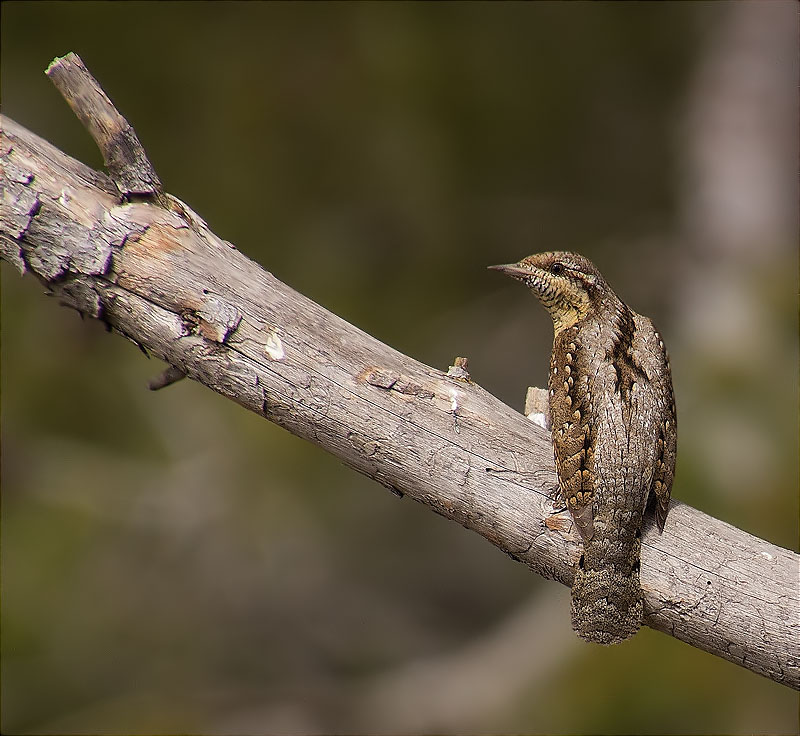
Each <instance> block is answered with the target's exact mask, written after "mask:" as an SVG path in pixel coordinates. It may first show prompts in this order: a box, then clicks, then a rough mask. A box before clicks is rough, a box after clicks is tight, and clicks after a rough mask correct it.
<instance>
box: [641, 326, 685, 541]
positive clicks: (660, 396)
mask: <svg viewBox="0 0 800 736" xmlns="http://www.w3.org/2000/svg"><path fill="white" fill-rule="evenodd" d="M636 321H637V329H636V338H635V340H634V344H633V351H634V355H635V356H636V357H637V358H638V360H639V361H640V364H641V367H642V370H643V371H644V373H645V375H646V376H647V380H648V388H649V391H650V394H651V396H650V401H652V402H653V404H654V408H655V411H654V414H653V416H654V417H655V426H654V427H653V432H654V435H655V437H654V439H655V442H656V452H655V463H654V468H653V482H652V485H651V488H650V490H651V491H652V492H653V493H654V494H655V497H656V523H657V524H658V528H659V530H660V531H664V524H665V522H666V520H667V514H668V513H669V497H670V493H671V492H672V480H673V478H674V477H675V456H676V452H677V441H678V435H677V429H678V427H677V414H676V411H675V395H674V394H673V391H672V373H671V371H670V367H669V358H668V356H667V351H666V348H665V347H664V341H663V340H662V338H661V335H660V334H659V333H658V332H657V331H656V330H655V328H654V327H653V325H652V323H651V322H650V320H649V319H646V318H645V317H640V316H639V315H636Z"/></svg>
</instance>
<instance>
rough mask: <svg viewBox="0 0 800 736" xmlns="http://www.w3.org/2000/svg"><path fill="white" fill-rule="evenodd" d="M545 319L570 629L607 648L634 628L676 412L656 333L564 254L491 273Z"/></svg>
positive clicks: (666, 487)
mask: <svg viewBox="0 0 800 736" xmlns="http://www.w3.org/2000/svg"><path fill="white" fill-rule="evenodd" d="M493 268H496V269H497V270H501V271H503V272H504V273H507V274H508V275H510V276H512V277H514V278H516V279H518V280H520V281H522V282H523V283H524V284H526V285H527V286H528V287H529V288H530V289H531V291H532V292H533V293H534V294H535V295H536V296H537V297H538V298H539V300H540V301H541V302H542V304H543V305H544V306H545V308H546V309H547V310H548V311H549V312H550V315H551V316H552V318H553V325H554V330H555V336H554V340H553V353H552V356H551V360H550V379H549V399H550V427H551V431H552V437H553V449H554V453H555V461H556V470H557V471H558V478H559V487H560V490H561V493H562V495H563V497H564V502H565V503H566V505H567V508H568V509H569V511H570V513H571V515H572V518H573V520H574V522H575V525H576V526H577V528H578V531H579V532H580V534H581V537H582V539H583V554H582V555H581V558H580V561H579V563H578V566H577V568H576V571H575V581H574V583H573V586H572V625H573V628H574V629H575V631H576V632H577V633H578V635H579V636H581V637H582V638H584V639H587V640H589V641H594V642H598V643H601V644H614V643H616V642H620V641H624V640H625V639H627V638H629V637H631V636H633V635H634V634H635V633H636V632H637V631H638V630H639V628H640V627H641V625H642V617H643V605H642V591H641V587H640V584H639V552H640V549H641V528H642V519H643V516H644V511H645V507H646V506H647V503H648V499H649V498H650V496H651V494H652V495H653V496H654V497H655V514H656V522H657V524H658V527H659V530H661V531H663V529H664V523H665V521H666V518H667V512H668V510H669V497H670V491H671V488H672V478H673V474H674V470H675V453H676V440H677V435H676V416H675V401H674V398H673V393H672V378H671V375H670V368H669V361H668V359H667V353H666V350H665V348H664V343H663V341H662V339H661V336H660V335H659V334H658V332H656V330H655V329H654V327H653V325H652V323H651V322H650V320H649V319H647V317H642V316H641V315H639V314H636V313H635V312H634V311H632V310H631V309H630V308H629V307H628V306H626V305H625V304H624V303H623V302H622V301H621V300H620V299H619V298H618V297H617V296H616V294H615V293H614V292H613V291H612V290H611V287H609V286H608V284H607V283H606V282H605V280H604V279H603V277H602V276H601V275H600V272H599V271H598V270H597V269H596V268H595V266H594V265H593V264H592V263H591V262H590V261H589V260H587V259H586V258H584V257H583V256H580V255H577V254H574V253H564V252H552V253H540V254H536V255H532V256H529V257H527V258H524V259H523V260H522V261H520V262H519V263H517V264H513V265H507V266H495V267H493Z"/></svg>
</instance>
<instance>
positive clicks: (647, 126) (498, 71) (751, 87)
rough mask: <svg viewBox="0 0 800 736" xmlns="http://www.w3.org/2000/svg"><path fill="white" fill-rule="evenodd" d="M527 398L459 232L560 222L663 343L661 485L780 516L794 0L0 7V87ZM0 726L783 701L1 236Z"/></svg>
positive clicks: (370, 319) (791, 292) (530, 374)
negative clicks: (59, 86)
mask: <svg viewBox="0 0 800 736" xmlns="http://www.w3.org/2000/svg"><path fill="white" fill-rule="evenodd" d="M68 51H75V52H77V53H79V54H80V55H81V56H82V58H83V59H84V61H85V62H86V64H87V66H88V67H89V69H90V70H91V71H92V72H93V73H94V74H95V76H96V77H97V78H98V80H99V81H100V83H101V84H102V85H103V86H104V88H105V89H106V91H107V92H108V94H109V95H110V96H111V98H112V99H113V100H114V101H115V103H116V104H117V105H118V107H119V108H120V110H121V111H122V112H123V114H125V115H126V116H127V117H128V119H129V120H130V121H131V123H132V124H133V125H134V127H135V128H136V130H137V132H138V135H139V138H140V139H141V141H142V142H143V144H144V145H145V147H146V149H147V151H148V153H149V154H150V158H151V160H152V161H153V164H154V165H155V167H156V170H157V171H158V173H159V175H160V177H161V179H162V181H163V182H164V184H165V186H166V188H167V189H168V191H170V192H171V193H173V194H175V195H176V196H178V197H180V198H181V199H183V200H184V201H186V202H187V203H188V204H189V205H190V206H191V207H193V208H194V209H195V210H196V211H197V212H198V213H199V214H200V215H201V216H202V217H203V218H205V219H206V220H207V221H208V223H209V224H210V225H211V227H212V229H214V230H215V232H216V233H217V234H219V235H220V236H222V237H224V238H226V239H228V240H230V241H232V242H234V243H235V244H236V245H237V246H238V247H239V248H240V249H241V250H242V251H244V252H245V253H247V254H248V255H249V256H250V257H252V258H253V259H255V260H256V261H258V262H259V263H261V264H262V265H263V266H264V267H265V268H267V269H269V270H270V271H272V272H273V273H275V274H276V275H277V276H278V277H279V278H280V279H282V280H284V281H286V282H287V283H288V284H290V285H291V286H293V287H294V288H296V289H298V290H299V291H301V292H303V293H305V294H307V295H308V296H310V297H311V298H313V299H314V300H316V301H318V302H320V303H321V304H323V305H324V306H326V307H327V308H329V309H331V310H332V311H334V312H336V313H337V314H340V315H341V316H343V317H345V318H346V319H348V320H350V321H351V322H353V323H354V324H356V325H358V326H360V327H362V328H364V329H366V330H367V331H369V332H371V333H372V334H374V335H376V336H377V337H378V338H380V339H381V340H383V341H385V342H387V343H389V344H390V345H393V346H394V347H396V348H398V349H399V350H402V351H403V352H405V353H407V354H409V355H411V356H413V357H415V358H418V359H420V360H422V361H424V362H426V363H428V364H430V365H433V366H435V367H437V368H441V369H446V368H447V366H448V365H449V364H450V363H451V362H452V358H453V357H454V356H456V355H466V356H469V358H470V369H471V373H472V376H473V378H474V379H475V380H476V381H478V382H479V383H481V384H482V385H483V386H484V387H486V388H487V389H488V390H489V391H491V392H492V393H494V394H496V395H497V396H499V397H501V398H502V399H503V400H505V401H507V402H508V403H510V404H511V405H512V406H517V407H519V408H521V406H522V403H523V397H524V393H525V387H526V386H528V385H544V383H545V381H546V371H547V363H548V357H549V349H550V340H551V327H550V324H549V319H548V318H547V316H546V314H545V313H544V311H543V310H542V309H541V308H540V307H539V306H538V305H537V304H536V303H535V301H534V300H533V299H531V298H530V297H529V296H528V295H527V294H526V293H525V292H524V290H522V289H520V288H519V286H515V285H513V284H512V283H511V282H509V281H507V280H506V279H502V278H500V277H499V276H497V274H492V273H488V272H486V270H485V267H486V265H488V264H492V263H499V262H507V261H510V260H516V259H518V258H520V257H522V256H524V255H527V254H528V253H531V252H535V251H540V250H550V249H573V250H577V251H580V252H582V253H584V254H586V255H587V256H589V257H590V258H591V259H593V260H594V261H595V262H596V263H597V265H598V266H599V267H600V269H601V270H602V271H603V272H604V274H605V275H606V277H607V278H608V280H609V281H610V282H611V283H612V285H613V286H614V287H615V288H616V290H617V292H618V293H619V294H620V295H621V296H622V298H623V299H625V300H626V301H627V302H628V303H629V304H630V305H631V306H632V307H633V308H634V309H636V310H637V311H640V312H643V313H644V314H647V315H649V316H651V317H652V318H653V319H654V321H655V322H656V323H657V325H658V326H659V327H660V329H661V331H662V333H663V334H664V336H665V339H666V340H667V343H668V346H669V348H670V353H671V357H672V362H673V373H674V381H675V389H676V394H677V400H678V413H679V427H680V445H679V460H678V473H677V479H676V483H675V487H674V489H673V494H674V496H675V497H677V498H679V499H680V500H682V501H685V502H687V503H689V504H691V505H693V506H696V507H698V508H700V509H702V510H703V511H706V512H707V513H709V514H712V515H713V516H716V517H718V518H721V519H724V520H726V521H728V522H730V523H732V524H734V525H736V526H739V527H742V528H744V529H746V530H748V531H749V532H751V533H753V534H756V535H758V536H760V537H763V538H766V539H768V540H770V541H772V542H774V543H776V544H779V545H782V546H786V547H791V548H793V549H797V534H798V494H797V484H798V469H797V447H798V427H797V407H798V371H797V365H798V348H797V328H798V325H797V287H798V284H797V272H798V271H797V267H798V264H797V253H796V239H797V223H796V203H797V187H796V181H795V172H796V163H797V146H796V134H797V111H796V84H797V22H796V6H795V5H794V4H793V3H788V2H787V3H782V2H773V3H764V4H760V3H713V4H705V3H675V4H673V3H661V4H655V3H653V4H625V3H620V4H605V3H592V4H582V3H563V4H562V3H544V2H542V3H530V4H507V3H498V4H482V3H465V4H461V3H447V4H424V3H420V4H416V3H413V4H412V3H408V4H391V3H352V4H350V3H341V4H317V3H311V4H305V3H276V4H272V3H235V2H226V3H214V2H210V3H179V2H174V3H138V2H127V3H82V2H71V3H49V2H35V3H34V2H4V3H3V4H2V107H3V111H4V113H5V114H7V115H9V116H11V117H13V118H14V119H15V120H17V121H18V122H20V123H22V124H24V125H26V126H27V127H29V128H30V129H31V130H33V131H35V132H36V133H38V134H39V135H41V136H43V137H45V138H46V139H48V140H50V141H51V142H52V143H54V144H55V145H57V146H59V147H60V148H62V149H63V150H65V151H67V152H68V153H70V154H71V155H73V156H75V157H77V158H79V159H81V160H82V161H85V162H86V163H89V164H90V165H92V166H95V167H100V166H101V161H100V158H99V154H98V152H97V151H96V149H95V148H94V145H93V143H92V141H91V140H90V138H89V136H88V135H87V134H86V132H85V131H84V130H83V129H82V128H81V126H80V124H79V123H78V121H77V120H76V118H75V117H74V116H73V115H72V113H71V112H70V110H69V108H68V107H67V106H66V104H65V103H64V102H63V100H62V99H61V98H60V96H59V94H58V93H57V92H56V91H55V89H54V88H53V87H52V85H51V84H50V82H49V81H48V80H47V79H46V77H45V76H44V74H43V70H44V69H45V67H46V66H47V64H48V63H49V62H50V60H51V59H52V58H53V57H54V56H57V55H62V54H64V53H66V52H68ZM2 317H3V319H2V450H3V455H2V490H3V503H2V553H3V554H2V593H3V595H2V724H0V726H1V727H2V732H3V733H84V734H85V733H148V732H151V733H152V732H157V733H165V732H190V733H254V734H256V733H310V732H324V733H334V732H337V733H341V732H350V733H392V732H394V733H432V732H459V733H466V732H468V733H499V732H515V733H638V734H650V733H754V732H755V733H792V732H796V731H797V705H798V698H797V694H796V693H795V692H793V691H791V690H789V689H787V688H785V687H782V686H780V685H777V684H775V683H773V682H771V681H768V680H766V679H764V678H761V677H759V676H757V675H755V674H752V673H750V672H748V671H746V670H743V669H740V668H738V667H736V666H734V665H732V664H729V663H727V662H725V661H722V660H720V659H717V658H715V657H712V656H710V655H707V654H705V653H702V652H699V651H696V650H694V649H692V648H691V647H689V646H687V645H685V644H683V643H681V642H679V641H677V640H675V639H672V638H670V637H667V636H665V635H663V634H660V633H657V632H654V631H651V630H649V629H645V630H643V631H642V632H641V633H640V634H639V635H638V636H637V637H636V638H635V639H634V640H632V641H631V642H629V643H626V644H624V645H621V646H619V647H614V648H611V649H602V648H597V647H594V646H591V645H586V644H583V643H582V642H579V641H578V640H577V639H575V638H574V637H573V636H572V634H571V633H570V630H569V614H568V591H567V590H566V589H565V588H563V587H561V586H559V585H557V584H556V583H552V582H547V581H544V580H540V579H539V578H537V577H536V576H534V575H532V574H531V573H529V572H528V571H527V570H526V569H525V568H524V567H523V566H521V565H518V564H515V563H513V562H512V561H511V560H509V559H508V558H507V557H505V556H504V555H502V554H501V553H500V552H498V551H497V550H496V549H495V548H494V547H492V546H491V545H490V544H488V543H487V542H486V541H485V540H484V539H482V538H480V537H479V536H477V535H475V534H472V533H470V532H467V531H466V530H464V529H462V528H461V527H459V526H458V525H456V524H452V523H450V522H447V521H445V520H444V519H442V518H440V517H438V516H436V515H435V514H432V513H430V511H429V510H427V509H425V508H423V507H422V506H418V505H416V504H414V503H412V502H410V501H408V500H402V501H401V500H398V499H397V498H396V497H394V496H392V495H391V494H389V493H387V492H386V491H385V489H383V488H382V487H380V486H378V485H377V484H375V483H373V482H370V481H369V480H367V479H365V478H363V477H361V476H359V475H357V474H355V473H353V472H352V471H350V470H348V469H346V468H344V467H343V466H342V465H341V464H340V463H338V462H337V461H336V460H335V459H334V458H332V457H331V456H329V455H327V454H326V453H324V452H323V451H322V450H320V449H319V448H317V447H315V446H312V445H310V444H307V443H305V442H303V441H300V440H298V439H296V438H295V437H293V436H291V435H289V434H288V433H286V432H284V431H283V430H280V429H278V428H277V427H275V426H273V425H271V424H269V423H267V422H265V421H263V420H261V419H259V418H258V417H256V416H254V415H250V414H248V413H246V412H245V411H243V410H242V409H241V408H239V407H238V406H236V405H234V404H233V403H231V402H228V401H225V400H223V399H222V398H221V397H218V396H216V395H214V394H212V393H210V392H209V391H207V390H205V389H204V388H202V387H201V386H199V385H197V384H193V383H189V382H183V383H181V384H178V385H176V386H174V387H171V388H169V389H167V390H165V391H163V392H159V393H155V394H154V393H150V392H148V391H147V390H146V388H145V385H146V381H147V379H148V378H150V377H152V376H153V375H155V374H157V373H158V372H159V371H160V370H161V365H160V364H159V363H158V362H157V361H154V360H150V361H148V360H147V359H146V358H145V357H144V356H143V355H142V354H141V353H140V352H139V351H138V350H136V349H135V348H134V347H133V346H132V345H130V344H129V343H128V342H126V341H125V340H122V339H120V338H119V337H117V336H109V335H107V334H106V333H105V332H104V331H103V329H102V327H101V326H100V325H99V324H96V323H91V322H82V321H81V320H80V319H79V318H78V316H77V315H76V314H75V313H73V312H71V311H68V310H65V309H61V308H59V306H58V304H57V303H56V302H55V301H53V300H49V299H47V298H46V297H45V296H44V295H43V294H42V288H41V287H40V285H39V284H38V283H37V282H36V281H34V280H33V279H32V278H30V277H26V278H23V279H21V278H19V276H18V275H17V274H16V273H15V272H14V271H13V269H9V267H7V266H5V265H4V266H3V268H2Z"/></svg>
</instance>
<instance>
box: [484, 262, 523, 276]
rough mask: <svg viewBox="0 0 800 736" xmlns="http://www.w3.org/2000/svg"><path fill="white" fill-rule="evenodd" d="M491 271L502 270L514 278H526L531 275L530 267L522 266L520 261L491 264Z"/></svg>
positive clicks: (501, 271)
mask: <svg viewBox="0 0 800 736" xmlns="http://www.w3.org/2000/svg"><path fill="white" fill-rule="evenodd" d="M488 268H489V270H490V271H500V273H504V274H505V275H506V276H511V278H514V279H525V278H529V277H530V276H531V270H530V269H529V268H522V266H520V265H519V263H503V264H500V265H499V266H489V267H488Z"/></svg>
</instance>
